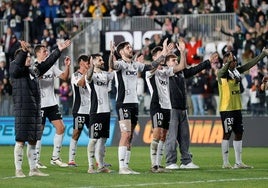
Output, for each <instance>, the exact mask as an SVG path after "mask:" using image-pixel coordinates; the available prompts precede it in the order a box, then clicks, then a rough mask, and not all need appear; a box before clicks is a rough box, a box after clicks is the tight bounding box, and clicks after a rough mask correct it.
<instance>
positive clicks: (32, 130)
mask: <svg viewBox="0 0 268 188" xmlns="http://www.w3.org/2000/svg"><path fill="white" fill-rule="evenodd" d="M20 44H21V49H19V50H18V51H17V53H16V55H15V60H14V61H13V62H12V63H11V65H10V77H11V81H12V87H13V92H12V95H13V100H14V114H15V140H16V144H15V147H14V164H15V168H16V172H15V176H16V177H19V178H23V177H25V174H24V173H23V171H22V161H23V147H24V144H25V142H28V147H27V156H28V162H29V166H30V172H29V176H48V174H45V173H42V172H41V171H39V169H37V168H36V161H35V160H36V142H37V140H40V139H41V136H42V126H41V122H42V119H41V99H40V88H39V84H38V77H39V76H40V75H42V74H44V73H45V72H46V71H48V69H49V68H50V67H51V66H52V65H53V64H54V63H55V62H56V60H57V59H58V58H59V57H60V55H61V51H62V50H63V49H65V48H66V47H68V46H69V45H70V41H69V40H67V41H64V42H63V43H58V48H57V49H56V50H55V51H53V52H52V54H51V55H50V56H49V57H48V58H47V59H46V60H45V61H44V62H43V64H35V65H33V66H31V58H30V53H29V52H30V48H29V46H30V44H28V43H27V42H25V41H20ZM30 66H31V67H30Z"/></svg>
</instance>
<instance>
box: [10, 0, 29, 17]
mask: <svg viewBox="0 0 268 188" xmlns="http://www.w3.org/2000/svg"><path fill="white" fill-rule="evenodd" d="M14 8H15V9H16V11H17V14H18V15H19V16H20V17H21V20H22V21H23V20H24V19H25V18H26V17H27V16H28V12H29V4H28V2H27V1H26V0H19V1H17V2H16V3H15V5H14Z"/></svg>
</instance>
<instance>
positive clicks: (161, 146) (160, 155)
mask: <svg viewBox="0 0 268 188" xmlns="http://www.w3.org/2000/svg"><path fill="white" fill-rule="evenodd" d="M164 143H165V142H163V141H161V140H160V141H159V143H158V145H157V152H156V164H157V165H158V166H160V165H161V161H162V158H163V152H164Z"/></svg>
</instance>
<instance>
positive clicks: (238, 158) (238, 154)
mask: <svg viewBox="0 0 268 188" xmlns="http://www.w3.org/2000/svg"><path fill="white" fill-rule="evenodd" d="M233 146H234V151H235V163H236V164H240V163H242V140H239V141H236V140H234V141H233Z"/></svg>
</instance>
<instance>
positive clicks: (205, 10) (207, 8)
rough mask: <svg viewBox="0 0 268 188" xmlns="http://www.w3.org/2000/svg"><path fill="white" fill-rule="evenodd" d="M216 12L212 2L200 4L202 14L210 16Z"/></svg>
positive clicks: (208, 0)
mask: <svg viewBox="0 0 268 188" xmlns="http://www.w3.org/2000/svg"><path fill="white" fill-rule="evenodd" d="M213 11H214V7H213V5H212V3H211V0H204V1H201V2H200V6H199V12H200V13H201V14H209V13H211V12H213Z"/></svg>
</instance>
